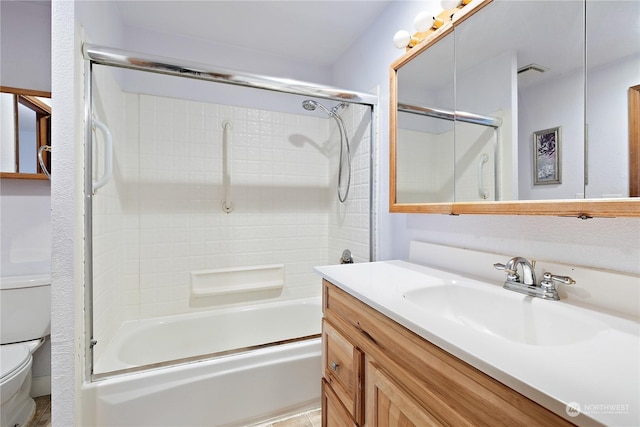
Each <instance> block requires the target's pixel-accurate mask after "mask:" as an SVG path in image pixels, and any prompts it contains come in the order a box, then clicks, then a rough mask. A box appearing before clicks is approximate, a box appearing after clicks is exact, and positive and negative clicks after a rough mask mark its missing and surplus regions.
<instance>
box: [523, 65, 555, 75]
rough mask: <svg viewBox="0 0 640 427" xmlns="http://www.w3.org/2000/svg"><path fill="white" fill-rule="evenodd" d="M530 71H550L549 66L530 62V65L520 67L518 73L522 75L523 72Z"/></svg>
mask: <svg viewBox="0 0 640 427" xmlns="http://www.w3.org/2000/svg"><path fill="white" fill-rule="evenodd" d="M529 71H536V72H538V73H544V72H545V71H549V68H548V67H543V66H542V65H538V64H529V65H525V66H524V67H521V68H518V74H519V75H521V74H523V73H527V72H529Z"/></svg>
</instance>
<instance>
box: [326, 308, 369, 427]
mask: <svg viewBox="0 0 640 427" xmlns="http://www.w3.org/2000/svg"><path fill="white" fill-rule="evenodd" d="M322 344H323V349H322V366H323V371H324V374H323V376H324V378H325V380H326V381H327V383H328V384H329V385H330V386H331V388H332V389H333V391H334V392H335V394H336V396H338V398H339V399H340V401H341V402H342V404H343V405H344V407H345V408H347V410H348V411H349V414H350V415H351V417H352V418H353V420H354V421H355V422H356V424H358V425H362V417H363V408H362V393H363V385H362V378H363V376H362V374H363V368H364V367H363V359H364V357H363V353H362V352H361V351H360V350H359V349H358V348H356V347H355V346H354V345H353V344H351V343H350V342H349V341H348V340H347V339H346V338H345V337H344V336H343V335H342V334H341V333H340V332H338V330H336V329H335V328H334V327H333V326H332V325H331V324H330V323H329V322H327V321H326V320H323V322H322Z"/></svg>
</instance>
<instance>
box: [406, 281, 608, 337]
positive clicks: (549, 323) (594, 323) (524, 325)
mask: <svg viewBox="0 0 640 427" xmlns="http://www.w3.org/2000/svg"><path fill="white" fill-rule="evenodd" d="M403 297H404V298H405V299H406V300H407V301H409V302H410V303H412V304H414V305H416V306H418V307H419V308H420V309H422V310H425V311H427V312H428V313H429V314H432V315H435V316H438V317H441V318H444V319H446V320H447V321H450V322H453V323H456V324H458V325H461V326H464V327H467V328H472V329H474V330H476V331H478V332H481V333H484V334H488V335H492V336H496V337H500V338H502V339H505V340H509V341H513V342H517V343H522V344H529V345H537V346H558V345H568V344H574V343H576V342H580V341H585V340H588V339H590V338H591V337H593V336H595V335H596V334H598V333H600V332H602V331H603V330H605V329H607V325H606V324H605V323H603V322H601V321H599V320H596V319H593V318H591V317H590V316H588V315H586V314H584V313H582V312H581V311H580V310H579V309H576V308H575V307H572V306H568V305H566V304H561V303H558V302H556V301H545V300H541V299H536V298H532V297H526V296H522V295H521V294H517V293H515V292H511V291H508V290H505V289H502V288H498V287H494V286H489V285H487V286H481V285H464V286H463V285H459V284H447V285H442V286H433V287H425V288H419V289H415V290H410V291H406V292H405V293H404V294H403Z"/></svg>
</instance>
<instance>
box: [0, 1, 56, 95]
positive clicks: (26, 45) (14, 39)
mask: <svg viewBox="0 0 640 427" xmlns="http://www.w3.org/2000/svg"><path fill="white" fill-rule="evenodd" d="M0 29H1V33H0V83H2V86H10V87H17V88H24V89H34V90H42V91H45V92H50V91H51V3H50V2H48V1H32V2H31V1H29V2H28V1H2V2H0Z"/></svg>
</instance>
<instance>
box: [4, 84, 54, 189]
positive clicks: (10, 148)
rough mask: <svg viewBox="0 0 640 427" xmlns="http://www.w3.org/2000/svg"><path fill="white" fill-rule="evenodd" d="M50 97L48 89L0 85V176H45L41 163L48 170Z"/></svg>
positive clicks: (38, 177) (31, 177) (40, 177)
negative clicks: (37, 89)
mask: <svg viewBox="0 0 640 427" xmlns="http://www.w3.org/2000/svg"><path fill="white" fill-rule="evenodd" d="M50 99H51V93H49V92H43V91H36V90H29V89H18V88H11V87H6V86H0V102H1V105H0V120H1V122H0V149H1V157H0V158H1V162H0V177H1V178H14V179H47V175H46V174H45V171H44V170H43V168H42V165H44V166H45V167H46V168H47V171H49V170H51V159H50V156H49V150H48V148H49V147H51V143H50V141H51V103H50ZM43 147H44V148H43ZM38 155H40V157H41V158H42V165H41V162H40V161H39V158H38Z"/></svg>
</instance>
